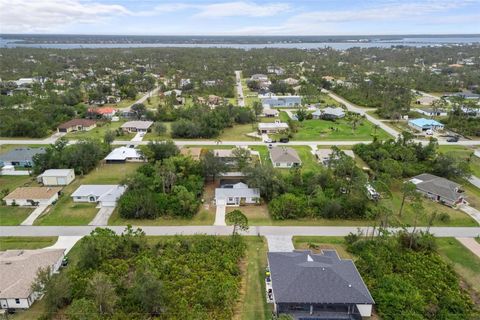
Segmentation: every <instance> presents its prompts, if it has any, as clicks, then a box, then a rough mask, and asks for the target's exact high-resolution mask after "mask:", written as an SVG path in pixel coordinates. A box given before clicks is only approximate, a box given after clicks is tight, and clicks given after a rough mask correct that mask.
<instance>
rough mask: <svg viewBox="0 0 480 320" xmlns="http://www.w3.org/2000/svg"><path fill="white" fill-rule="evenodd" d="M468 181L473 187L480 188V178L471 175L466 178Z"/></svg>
mask: <svg viewBox="0 0 480 320" xmlns="http://www.w3.org/2000/svg"><path fill="white" fill-rule="evenodd" d="M468 182H470V183H471V184H473V185H474V186H475V187H477V188H480V178H479V177H476V176H471V177H470V178H468Z"/></svg>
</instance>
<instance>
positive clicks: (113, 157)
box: [104, 147, 145, 163]
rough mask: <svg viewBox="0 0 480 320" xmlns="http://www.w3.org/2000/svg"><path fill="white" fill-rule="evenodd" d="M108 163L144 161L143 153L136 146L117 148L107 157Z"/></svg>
mask: <svg viewBox="0 0 480 320" xmlns="http://www.w3.org/2000/svg"><path fill="white" fill-rule="evenodd" d="M104 160H105V162H106V163H125V162H143V161H145V159H144V158H143V155H142V154H141V153H140V152H139V151H138V150H137V149H135V148H128V147H119V148H115V149H113V150H112V152H110V153H109V154H108V155H107V156H106V157H105V159H104Z"/></svg>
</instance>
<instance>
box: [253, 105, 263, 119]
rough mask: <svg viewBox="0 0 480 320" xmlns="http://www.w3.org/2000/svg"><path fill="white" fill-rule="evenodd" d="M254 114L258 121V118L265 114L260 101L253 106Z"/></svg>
mask: <svg viewBox="0 0 480 320" xmlns="http://www.w3.org/2000/svg"><path fill="white" fill-rule="evenodd" d="M252 109H253V113H254V114H255V119H256V120H257V121H258V116H259V115H261V114H262V112H263V105H262V103H261V102H260V101H254V102H253V105H252Z"/></svg>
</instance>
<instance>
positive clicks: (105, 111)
mask: <svg viewBox="0 0 480 320" xmlns="http://www.w3.org/2000/svg"><path fill="white" fill-rule="evenodd" d="M117 111H118V110H117V109H115V108H112V107H99V108H88V113H90V114H92V115H95V116H97V117H102V118H107V119H111V118H112V117H113V116H114V115H115V114H116V113H117Z"/></svg>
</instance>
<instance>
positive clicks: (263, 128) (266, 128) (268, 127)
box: [258, 120, 289, 133]
mask: <svg viewBox="0 0 480 320" xmlns="http://www.w3.org/2000/svg"><path fill="white" fill-rule="evenodd" d="M288 128H289V127H288V124H287V123H285V122H280V121H279V120H276V121H275V122H266V123H264V122H260V123H259V124H258V132H260V133H279V132H283V131H286V130H288Z"/></svg>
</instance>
